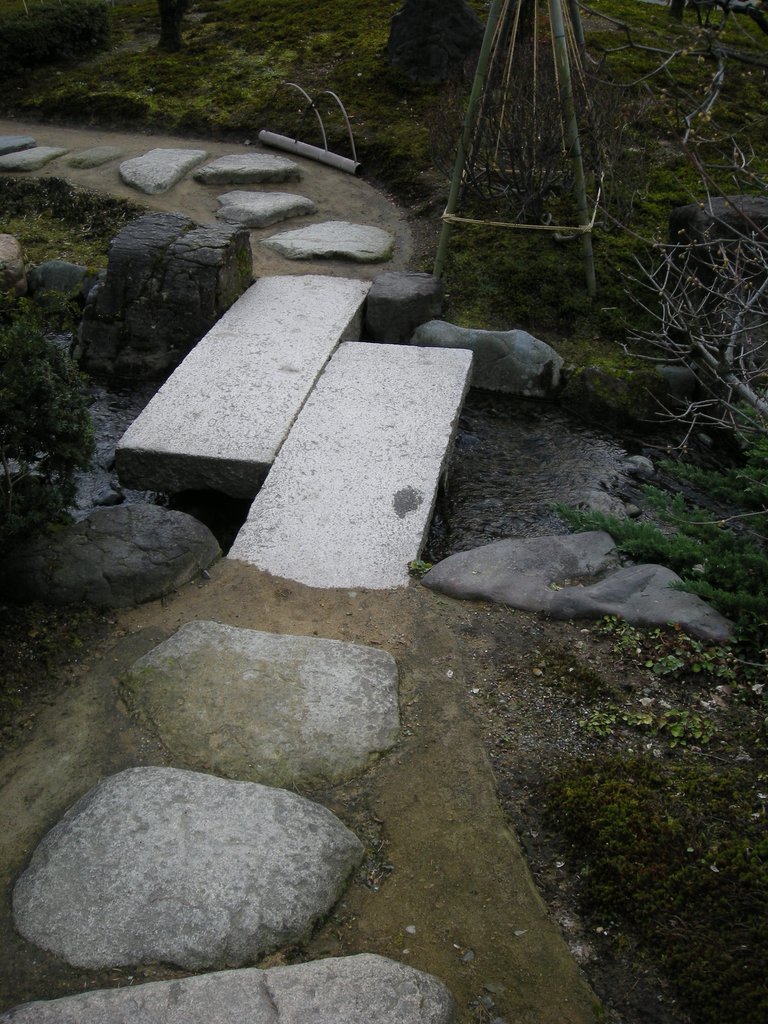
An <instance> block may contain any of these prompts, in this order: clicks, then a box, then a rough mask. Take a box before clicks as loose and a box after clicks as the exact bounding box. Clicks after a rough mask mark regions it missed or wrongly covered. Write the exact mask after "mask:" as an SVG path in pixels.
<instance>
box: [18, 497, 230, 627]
mask: <svg viewBox="0 0 768 1024" xmlns="http://www.w3.org/2000/svg"><path fill="white" fill-rule="evenodd" d="M220 554H221V551H220V550H219V545H218V543H217V541H216V538H215V537H214V536H213V534H212V533H211V531H210V530H209V529H208V527H207V526H204V525H203V524H202V523H201V522H198V520H197V519H194V518H193V517H192V516H189V515H187V514H186V513H184V512H174V511H172V510H171V509H167V508H161V507H160V506H159V505H121V506H120V507H118V508H102V509H97V510H95V511H94V512H92V513H91V514H90V515H89V516H87V517H86V518H85V519H82V520H81V521H80V522H79V523H71V524H69V525H67V526H64V527H62V528H61V529H58V530H56V531H52V532H49V533H42V534H40V535H39V536H35V537H32V538H31V539H30V540H28V541H21V542H19V543H17V544H16V545H15V546H14V547H13V549H12V550H9V551H6V553H5V556H4V558H3V560H2V564H0V593H2V594H5V595H6V596H9V597H12V598H13V599H14V600H15V601H47V602H49V603H50V604H57V605H64V604H79V603H80V602H81V601H87V602H88V603H90V604H95V605H108V606H109V607H111V608H128V607H131V606H132V605H136V604H141V603H142V602H143V601H152V600H154V599H155V598H157V597H162V596H163V595H164V594H169V593H171V591H173V590H176V589H177V587H180V586H182V584H184V583H187V582H189V580H191V579H193V578H195V577H199V575H200V573H201V571H202V570H203V569H205V568H206V567H207V566H209V565H210V564H211V563H212V562H213V561H215V559H217V558H218V557H219V555H220Z"/></svg>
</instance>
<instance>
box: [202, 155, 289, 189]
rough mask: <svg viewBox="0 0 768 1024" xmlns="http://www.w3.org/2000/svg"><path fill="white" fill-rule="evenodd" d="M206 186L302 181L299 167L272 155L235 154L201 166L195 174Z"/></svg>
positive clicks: (286, 159) (285, 158)
mask: <svg viewBox="0 0 768 1024" xmlns="http://www.w3.org/2000/svg"><path fill="white" fill-rule="evenodd" d="M192 177H193V178H194V179H195V181H199V182H201V183H202V184H203V185H256V184H259V183H263V182H280V181H299V180H300V179H301V170H300V168H299V165H298V164H295V163H294V162H293V160H289V159H288V158H287V157H284V156H273V155H272V154H271V153H233V154H231V155H230V156H220V157H219V158H218V159H217V160H212V161H211V163H209V164H206V165H205V166H204V167H200V168H199V169H198V170H196V171H195V173H194V174H193V175H192Z"/></svg>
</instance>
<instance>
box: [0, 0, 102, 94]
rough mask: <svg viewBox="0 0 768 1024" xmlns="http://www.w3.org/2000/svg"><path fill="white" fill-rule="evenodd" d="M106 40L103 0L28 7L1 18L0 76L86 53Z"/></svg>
mask: <svg viewBox="0 0 768 1024" xmlns="http://www.w3.org/2000/svg"><path fill="white" fill-rule="evenodd" d="M108 40H109V14H108V7H107V4H106V0H61V3H58V2H56V3H48V4H43V5H42V6H39V7H38V6H30V7H29V14H27V13H26V12H25V11H24V10H20V11H19V12H18V13H15V14H13V15H10V16H7V17H5V18H3V19H2V21H0V69H2V70H0V77H9V76H10V75H13V74H17V73H18V72H19V71H20V70H21V69H22V68H36V67H39V66H41V65H43V64H50V63H51V62H52V61H57V60H69V59H71V58H73V57H77V56H79V55H81V54H83V53H89V52H90V51H92V50H96V49H98V48H100V47H102V46H105V45H106V43H107V42H108Z"/></svg>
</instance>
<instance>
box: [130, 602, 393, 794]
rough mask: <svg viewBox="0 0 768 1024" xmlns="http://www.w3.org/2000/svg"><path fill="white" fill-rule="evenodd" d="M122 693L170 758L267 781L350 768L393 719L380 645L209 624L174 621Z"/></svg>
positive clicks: (336, 776)
mask: <svg viewBox="0 0 768 1024" xmlns="http://www.w3.org/2000/svg"><path fill="white" fill-rule="evenodd" d="M123 693H124V697H125V700H126V702H127V704H128V706H129V707H130V708H131V709H132V710H133V711H134V712H136V713H137V714H139V715H140V716H141V717H142V718H145V719H146V720H147V721H148V722H149V724H150V727H151V728H152V729H153V730H154V731H155V732H156V733H157V735H158V737H159V738H160V740H161V742H162V744H163V746H164V748H165V749H166V750H167V751H168V752H169V753H170V755H171V757H172V758H173V761H174V764H177V765H179V766H181V767H184V768H194V769H198V770H208V771H213V772H216V774H217V775H225V776H228V777H230V778H240V779H246V780H250V781H258V782H264V783H268V784H270V785H280V786H290V787H294V786H302V785H304V786H306V785H310V784H313V783H315V784H316V783H320V782H339V781H342V780H343V779H348V778H351V777H353V776H354V775H358V774H360V773H361V772H362V771H363V770H364V769H365V768H366V767H368V765H369V764H370V763H371V762H372V761H373V760H374V759H375V758H376V756H377V755H378V754H380V753H381V752H382V751H384V750H386V749H387V748H388V747H390V746H391V745H392V743H393V742H394V740H395V738H396V736H397V733H398V730H399V725H400V721H399V714H398V707H397V666H396V665H395V662H394V659H393V658H392V656H391V655H389V654H387V653H386V652H384V651H377V650H374V649H373V648H372V647H361V646H359V645H357V644H348V643H341V642H340V641H338V640H323V639H318V638H316V637H307V636H277V635H274V634H271V633H261V632H257V631H256V630H251V629H237V628H236V627H234V626H226V625H223V624H222V623H219V622H188V623H187V624H186V625H184V626H182V627H181V629H179V630H178V632H177V633H175V634H174V635H173V636H172V637H170V639H168V640H166V641H165V642H164V643H162V644H160V645H159V646H158V647H155V649H154V650H152V651H150V652H149V654H146V655H145V656H144V657H143V658H139V660H138V661H136V662H135V663H134V664H133V665H132V667H131V668H130V670H129V671H128V673H127V674H126V676H125V677H124V679H123ZM212 693H215V694H216V699H215V700H211V694H212Z"/></svg>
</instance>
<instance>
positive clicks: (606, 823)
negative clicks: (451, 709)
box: [548, 757, 768, 1024]
mask: <svg viewBox="0 0 768 1024" xmlns="http://www.w3.org/2000/svg"><path fill="white" fill-rule="evenodd" d="M758 791H759V785H758V783H757V779H756V778H755V776H754V774H753V772H751V771H749V770H739V769H727V770H724V771H718V770H716V769H715V768H713V767H712V766H710V765H708V764H696V765H684V766H674V767H673V766H669V765H666V766H659V765H656V764H653V763H651V762H649V761H647V760H642V759H630V760H623V759H620V758H617V757H612V758H604V759H601V760H599V761H598V762H597V763H595V762H589V763H584V762H579V761H574V762H572V763H571V764H569V765H568V766H566V768H564V769H563V770H561V771H560V772H559V773H558V775H557V777H556V778H555V779H554V781H553V782H552V784H551V786H550V787H549V791H548V807H549V812H548V813H549V816H550V817H551V819H552V820H553V822H554V823H555V824H556V825H557V827H558V828H559V829H560V830H561V831H562V832H563V834H564V835H565V836H566V838H567V839H568V841H569V842H570V844H571V853H572V856H573V857H574V858H575V861H576V865H577V870H579V871H580V874H581V878H582V880H583V884H584V895H585V898H586V900H587V901H588V903H589V905H590V907H591V908H592V910H593V911H594V913H595V914H598V915H600V920H601V921H602V922H603V923H605V924H607V923H609V922H616V921H617V919H618V920H619V923H620V924H623V926H624V927H630V928H631V929H632V930H633V932H634V933H635V934H636V935H637V936H638V937H639V938H640V939H641V941H642V942H644V943H646V944H647V946H648V948H649V949H650V950H651V951H652V952H653V953H654V955H655V956H656V957H658V958H660V959H661V961H662V963H663V965H664V967H665V969H666V971H667V973H668V975H669V977H670V979H672V980H673V981H674V984H675V985H676V987H677V988H678V990H679V993H680V996H681V998H682V999H683V1000H684V1002H685V1006H686V1009H687V1010H688V1011H689V1012H690V1013H691V1014H692V1015H693V1016H694V1017H695V1018H696V1019H697V1020H698V1021H700V1022H701V1024H722V1021H724V1020H738V1021H740V1022H742V1024H762V1021H764V1020H765V1019H766V1014H767V1013H768V990H766V987H765V975H764V964H765V962H766V957H768V839H766V836H765V828H764V820H765V819H764V798H762V800H761V797H760V796H759V795H758Z"/></svg>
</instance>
